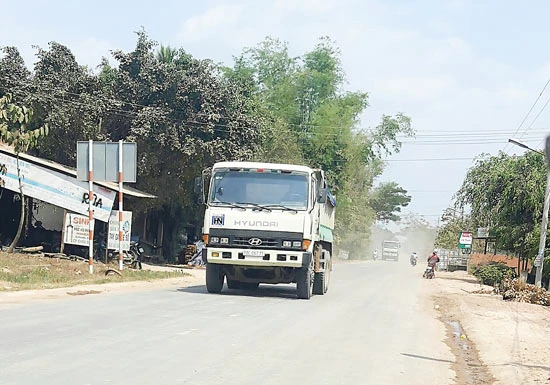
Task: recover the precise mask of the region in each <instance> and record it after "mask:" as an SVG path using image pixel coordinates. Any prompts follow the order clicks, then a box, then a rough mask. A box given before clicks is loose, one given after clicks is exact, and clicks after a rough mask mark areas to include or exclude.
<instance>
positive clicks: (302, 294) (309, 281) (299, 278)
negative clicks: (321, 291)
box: [296, 258, 314, 299]
mask: <svg viewBox="0 0 550 385" xmlns="http://www.w3.org/2000/svg"><path fill="white" fill-rule="evenodd" d="M313 279H314V273H313V258H311V261H310V263H309V265H308V266H307V267H302V268H300V269H298V270H297V271H296V296H297V297H298V298H300V299H310V298H311V295H312V294H313Z"/></svg>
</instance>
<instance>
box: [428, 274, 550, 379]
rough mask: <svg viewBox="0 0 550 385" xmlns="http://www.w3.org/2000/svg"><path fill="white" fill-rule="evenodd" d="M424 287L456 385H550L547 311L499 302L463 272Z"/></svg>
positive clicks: (443, 276) (549, 310) (439, 277)
mask: <svg viewBox="0 0 550 385" xmlns="http://www.w3.org/2000/svg"><path fill="white" fill-rule="evenodd" d="M423 285H424V286H425V288H426V289H427V290H428V291H429V292H431V293H432V299H433V306H434V307H435V309H437V311H438V312H439V315H440V320H441V321H442V322H443V323H444V324H445V326H446V328H447V340H446V342H447V344H448V345H449V346H450V348H451V350H452V351H453V353H454V354H455V357H456V362H455V364H454V370H455V371H456V373H457V384H460V385H462V384H499V385H500V384H550V307H543V306H540V305H532V304H527V303H518V302H506V301H503V300H502V296H500V295H495V294H488V293H490V291H491V289H492V288H491V287H488V286H481V285H480V284H479V283H477V281H476V279H475V277H473V276H472V275H468V274H466V272H463V271H457V272H453V273H447V272H438V273H437V277H436V278H435V279H433V280H423ZM480 292H482V293H480Z"/></svg>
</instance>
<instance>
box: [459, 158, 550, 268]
mask: <svg viewBox="0 0 550 385" xmlns="http://www.w3.org/2000/svg"><path fill="white" fill-rule="evenodd" d="M546 173H547V170H546V164H545V160H544V158H543V157H542V156H540V154H537V153H530V152H529V153H525V154H524V155H522V156H510V155H507V154H504V153H500V154H499V155H497V156H492V157H482V158H480V159H478V160H477V161H476V163H475V165H474V166H473V167H472V168H471V169H470V170H469V171H468V173H467V175H466V178H465V180H464V182H463V184H462V187H461V188H460V190H459V191H458V193H457V204H458V205H459V206H463V207H469V208H470V216H471V218H472V222H471V226H472V227H473V228H476V227H489V228H491V235H493V236H495V237H496V238H497V248H499V249H501V250H509V251H513V252H515V253H516V254H518V255H520V256H528V257H534V256H536V254H537V250H538V240H539V235H540V221H541V218H542V207H543V203H544V186H545V184H546V182H545V181H546Z"/></svg>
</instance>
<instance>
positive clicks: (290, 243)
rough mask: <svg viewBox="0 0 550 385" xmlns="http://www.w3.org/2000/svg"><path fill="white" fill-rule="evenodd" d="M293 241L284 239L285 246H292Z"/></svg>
mask: <svg viewBox="0 0 550 385" xmlns="http://www.w3.org/2000/svg"><path fill="white" fill-rule="evenodd" d="M291 246H292V242H291V241H283V247H291Z"/></svg>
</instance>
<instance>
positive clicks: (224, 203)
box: [212, 202, 246, 210]
mask: <svg viewBox="0 0 550 385" xmlns="http://www.w3.org/2000/svg"><path fill="white" fill-rule="evenodd" d="M212 203H215V204H216V205H218V204H220V205H229V206H231V207H235V208H237V209H241V210H246V207H244V206H241V205H238V204H236V203H233V202H212Z"/></svg>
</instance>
